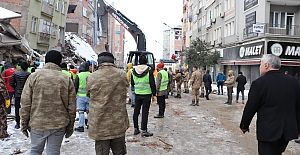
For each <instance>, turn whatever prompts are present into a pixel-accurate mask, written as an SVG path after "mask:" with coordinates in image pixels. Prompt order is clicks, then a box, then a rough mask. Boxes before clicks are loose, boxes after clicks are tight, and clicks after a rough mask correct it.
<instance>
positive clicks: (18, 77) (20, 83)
mask: <svg viewBox="0 0 300 155" xmlns="http://www.w3.org/2000/svg"><path fill="white" fill-rule="evenodd" d="M30 74H31V73H29V72H27V71H24V70H22V69H21V70H20V71H17V72H15V73H14V74H13V75H12V77H11V79H10V86H11V87H12V88H13V89H14V91H15V97H21V94H22V91H23V88H24V85H25V82H26V80H27V78H28V77H29V75H30Z"/></svg>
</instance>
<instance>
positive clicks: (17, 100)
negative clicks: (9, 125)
mask: <svg viewBox="0 0 300 155" xmlns="http://www.w3.org/2000/svg"><path fill="white" fill-rule="evenodd" d="M20 101H21V97H15V114H16V123H17V124H20V114H19V109H20V108H21V105H20Z"/></svg>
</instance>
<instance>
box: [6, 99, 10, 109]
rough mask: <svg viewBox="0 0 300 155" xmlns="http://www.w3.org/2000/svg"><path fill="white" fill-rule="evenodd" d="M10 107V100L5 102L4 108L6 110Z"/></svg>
mask: <svg viewBox="0 0 300 155" xmlns="http://www.w3.org/2000/svg"><path fill="white" fill-rule="evenodd" d="M9 106H10V100H5V107H6V108H8V107H9Z"/></svg>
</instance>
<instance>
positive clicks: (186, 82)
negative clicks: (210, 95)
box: [183, 68, 190, 94]
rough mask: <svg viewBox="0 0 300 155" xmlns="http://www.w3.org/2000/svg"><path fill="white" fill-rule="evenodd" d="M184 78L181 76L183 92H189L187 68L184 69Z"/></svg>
mask: <svg viewBox="0 0 300 155" xmlns="http://www.w3.org/2000/svg"><path fill="white" fill-rule="evenodd" d="M183 73H184V78H183V85H184V93H187V94H188V93H189V79H190V74H189V72H188V69H187V68H185V69H184V72H183Z"/></svg>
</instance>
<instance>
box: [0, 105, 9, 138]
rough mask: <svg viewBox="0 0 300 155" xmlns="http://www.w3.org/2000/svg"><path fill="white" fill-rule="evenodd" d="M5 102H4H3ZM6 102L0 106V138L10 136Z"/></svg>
mask: <svg viewBox="0 0 300 155" xmlns="http://www.w3.org/2000/svg"><path fill="white" fill-rule="evenodd" d="M2 104H3V103H2ZM6 115H7V114H6V111H5V107H4V104H3V105H1V106H0V138H6V137H8V133H7V118H6Z"/></svg>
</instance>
